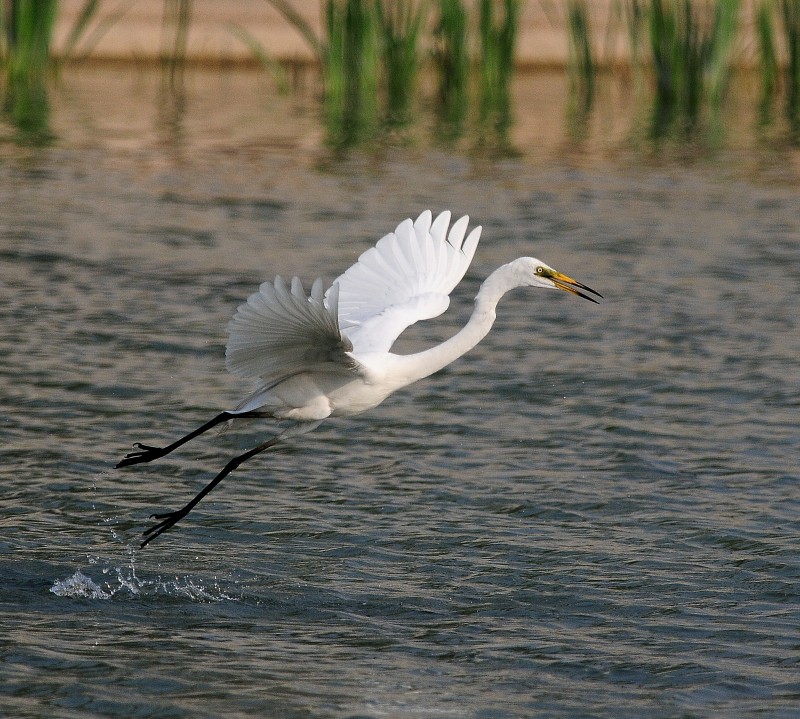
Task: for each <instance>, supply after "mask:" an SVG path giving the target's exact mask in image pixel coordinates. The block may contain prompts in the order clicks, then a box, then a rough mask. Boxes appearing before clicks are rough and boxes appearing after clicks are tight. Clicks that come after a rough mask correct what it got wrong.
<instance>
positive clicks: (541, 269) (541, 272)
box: [536, 267, 544, 275]
mask: <svg viewBox="0 0 800 719" xmlns="http://www.w3.org/2000/svg"><path fill="white" fill-rule="evenodd" d="M536 274H537V275H543V274H544V267H537V268H536Z"/></svg>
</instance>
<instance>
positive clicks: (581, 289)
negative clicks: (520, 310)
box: [511, 257, 603, 303]
mask: <svg viewBox="0 0 800 719" xmlns="http://www.w3.org/2000/svg"><path fill="white" fill-rule="evenodd" d="M511 265H512V266H513V267H514V272H515V274H519V275H520V283H521V284H524V285H528V286H531V287H546V288H548V289H555V290H564V291H565V292H571V293H572V294H573V295H578V297H583V299H585V300H589V301H590V302H594V303H597V300H596V299H594V297H591V296H590V295H595V296H596V297H601V298H602V296H603V295H601V294H600V293H599V292H597V291H596V290H593V289H592V288H591V287H588V286H587V285H584V284H581V283H580V282H578V281H577V280H573V279H572V278H571V277H567V275H562V274H561V273H560V272H557V271H556V270H554V269H553V268H552V267H550V265H548V264H546V263H544V262H542V261H541V260H537V259H536V258H535V257H520V258H519V259H518V260H514V262H512V263H511ZM587 293H589V294H587Z"/></svg>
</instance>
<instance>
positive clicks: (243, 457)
mask: <svg viewBox="0 0 800 719" xmlns="http://www.w3.org/2000/svg"><path fill="white" fill-rule="evenodd" d="M223 414H224V413H223ZM212 421H213V420H212ZM212 426H213V425H212ZM315 426H316V425H315ZM200 429H202V427H201V428H200ZM283 438H284V437H283V436H280V437H273V438H272V439H270V440H268V441H266V442H264V443H263V444H260V445H258V447H254V448H253V449H251V450H248V451H247V452H245V453H244V454H240V455H239V456H238V457H234V458H233V459H232V460H231V461H230V462H228V464H226V465H225V467H224V468H223V469H222V471H221V472H220V473H219V474H218V475H217V476H216V477H214V479H212V480H211V481H210V482H209V483H208V484H207V485H206V486H205V487H204V488H203V489H202V490H200V492H199V493H198V494H197V496H196V497H195V498H194V499H193V500H192V501H191V502H189V503H188V504H187V505H186V506H185V507H183V508H181V509H179V510H177V511H175V512H165V513H164V514H152V515H150V516H151V517H152V518H153V519H160V520H161V521H160V522H159V523H158V524H156V525H155V526H153V527H150V529H147V530H145V531H144V532H142V536H144V541H143V542H142V547H145V546H146V545H147V543H148V542H151V541H152V540H154V539H155V538H156V537H157V536H158V535H159V534H161V533H162V532H166V531H167V530H168V529H170V528H171V527H174V526H175V525H176V524H177V523H178V522H180V521H181V520H182V519H183V518H184V517H185V516H186V515H187V514H189V512H191V511H192V510H193V509H194V508H195V506H196V505H197V503H198V502H199V501H200V500H201V499H202V498H203V497H205V496H206V495H207V494H208V493H209V492H210V491H211V490H212V489H214V487H216V486H217V485H218V484H219V483H220V482H221V481H222V480H223V479H225V477H227V476H228V475H229V474H230V473H231V472H233V470H234V469H236V468H237V467H238V466H239V465H240V464H242V462H245V461H247V460H248V459H250V457H254V456H255V455H257V454H258V453H259V452H263V451H264V450H265V449H269V448H270V447H273V446H274V445H276V444H278V442H280V441H281V440H282V439H283ZM184 439H185V438H184ZM185 441H188V440H185ZM145 461H146V460H145Z"/></svg>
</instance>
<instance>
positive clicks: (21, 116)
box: [3, 0, 58, 145]
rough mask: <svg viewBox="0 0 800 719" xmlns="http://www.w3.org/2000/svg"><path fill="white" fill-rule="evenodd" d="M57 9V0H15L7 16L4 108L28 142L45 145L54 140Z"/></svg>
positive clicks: (21, 135)
mask: <svg viewBox="0 0 800 719" xmlns="http://www.w3.org/2000/svg"><path fill="white" fill-rule="evenodd" d="M7 7H8V6H7ZM57 10H58V4H57V2H56V0H16V1H15V2H13V3H10V9H7V12H6V14H5V15H4V20H5V22H6V55H5V74H6V87H5V93H4V96H3V111H4V113H5V114H6V115H7V116H8V117H9V119H10V121H11V122H12V123H13V124H14V126H15V127H16V128H17V130H18V132H19V140H20V141H21V142H22V143H25V144H35V145H39V144H46V143H47V142H49V141H50V140H51V139H52V134H51V132H50V128H49V122H50V102H49V97H48V91H47V80H48V70H49V69H50V67H51V61H50V60H51V59H50V41H51V36H52V31H53V27H54V25H55V19H56V13H57Z"/></svg>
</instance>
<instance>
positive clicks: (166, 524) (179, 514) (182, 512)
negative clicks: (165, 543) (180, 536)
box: [140, 507, 191, 548]
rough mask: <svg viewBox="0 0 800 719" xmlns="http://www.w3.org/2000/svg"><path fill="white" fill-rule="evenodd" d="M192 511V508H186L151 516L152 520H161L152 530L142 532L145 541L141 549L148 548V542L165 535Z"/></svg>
mask: <svg viewBox="0 0 800 719" xmlns="http://www.w3.org/2000/svg"><path fill="white" fill-rule="evenodd" d="M190 511H191V507H189V508H188V509H187V508H186V507H184V508H183V509H178V510H177V511H175V512H164V513H163V514H151V515H150V518H151V519H160V520H162V521H160V522H159V523H158V524H155V525H153V526H152V527H150V529H145V530H144V532H142V536H143V537H144V540H143V541H142V543H141V545H140V546H141V547H142V548H144V547H146V546H147V544H148V542H152V541H153V540H154V539H155V538H156V537H157V536H158V535H159V534H163V533H164V532H166V531H167V530H168V529H171V528H172V527H174V526H175V525H176V524H177V523H178V522H180V521H181V520H182V519H183V518H184V517H185V516H186V515H187V514H189V512H190Z"/></svg>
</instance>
